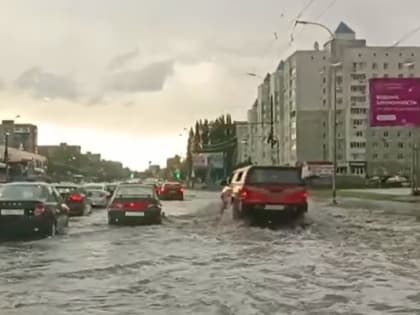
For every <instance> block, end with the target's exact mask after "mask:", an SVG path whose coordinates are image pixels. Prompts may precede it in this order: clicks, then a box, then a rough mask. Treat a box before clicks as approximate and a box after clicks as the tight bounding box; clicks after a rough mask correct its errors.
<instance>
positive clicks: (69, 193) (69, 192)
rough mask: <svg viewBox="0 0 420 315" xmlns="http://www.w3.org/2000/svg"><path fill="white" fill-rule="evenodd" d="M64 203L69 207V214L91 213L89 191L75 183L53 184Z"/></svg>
mask: <svg viewBox="0 0 420 315" xmlns="http://www.w3.org/2000/svg"><path fill="white" fill-rule="evenodd" d="M54 187H55V188H56V189H57V191H58V192H59V193H60V195H61V197H62V198H63V200H64V202H65V203H66V205H67V206H68V207H69V208H70V216H83V215H89V214H91V213H92V203H91V201H90V198H89V197H90V196H89V193H88V192H87V191H86V190H85V189H84V188H83V187H81V186H79V185H76V184H71V183H69V184H67V183H60V184H54Z"/></svg>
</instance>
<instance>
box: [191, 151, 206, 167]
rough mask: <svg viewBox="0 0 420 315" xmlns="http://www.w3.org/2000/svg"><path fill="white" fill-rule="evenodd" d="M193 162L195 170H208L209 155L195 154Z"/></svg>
mask: <svg viewBox="0 0 420 315" xmlns="http://www.w3.org/2000/svg"><path fill="white" fill-rule="evenodd" d="M192 162H193V167H194V168H206V167H207V165H208V155H207V154H203V153H200V154H193V156H192Z"/></svg>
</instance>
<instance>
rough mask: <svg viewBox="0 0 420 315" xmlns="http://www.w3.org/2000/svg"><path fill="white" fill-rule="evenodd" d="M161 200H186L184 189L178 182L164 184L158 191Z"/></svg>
mask: <svg viewBox="0 0 420 315" xmlns="http://www.w3.org/2000/svg"><path fill="white" fill-rule="evenodd" d="M158 194H159V199H161V200H184V188H183V187H182V185H181V184H180V183H177V182H166V183H163V184H162V185H161V186H160V187H159V190H158Z"/></svg>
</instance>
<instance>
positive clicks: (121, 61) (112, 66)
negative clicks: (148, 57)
mask: <svg viewBox="0 0 420 315" xmlns="http://www.w3.org/2000/svg"><path fill="white" fill-rule="evenodd" d="M138 56H139V49H138V48H136V49H134V50H132V51H128V52H126V53H123V54H121V55H117V56H115V57H114V58H112V60H111V61H110V62H109V64H108V70H110V71H114V70H118V69H121V68H123V67H124V66H126V65H127V64H129V63H130V62H131V61H133V60H135V59H136V58H137V57H138Z"/></svg>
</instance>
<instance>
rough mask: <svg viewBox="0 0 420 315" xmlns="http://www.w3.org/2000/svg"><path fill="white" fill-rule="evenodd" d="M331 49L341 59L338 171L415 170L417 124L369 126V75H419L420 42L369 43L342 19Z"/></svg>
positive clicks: (338, 61) (338, 69) (371, 173)
mask: <svg viewBox="0 0 420 315" xmlns="http://www.w3.org/2000/svg"><path fill="white" fill-rule="evenodd" d="M326 49H327V50H329V51H330V53H331V58H332V60H334V62H335V63H336V66H335V67H334V68H333V69H331V72H334V73H336V75H335V78H336V79H335V80H336V81H335V83H336V84H335V85H336V87H337V126H338V135H337V136H338V142H337V144H338V152H337V158H338V172H339V173H342V174H351V175H360V176H365V175H368V176H375V175H382V174H391V175H395V174H409V173H410V166H411V160H412V155H411V150H412V144H413V143H415V142H417V141H418V133H417V132H416V130H415V129H408V128H394V127H393V128H388V127H386V128H378V127H375V128H372V127H370V126H369V106H370V102H369V99H370V98H369V79H371V78H408V77H419V76H420V63H419V62H420V47H375V46H367V45H366V41H365V40H361V39H357V38H356V34H355V32H354V31H353V30H352V29H350V27H348V26H347V25H345V24H344V23H341V24H340V25H339V27H338V28H337V31H336V39H335V40H333V41H332V42H330V44H329V45H327V46H326ZM330 68H331V67H330ZM330 77H332V78H334V75H332V74H330ZM333 83H334V82H332V83H331V84H330V91H331V92H333V91H334V88H333V86H334V84H333ZM331 99H333V98H331ZM330 106H331V108H332V104H330ZM330 140H331V141H332V140H333V139H330Z"/></svg>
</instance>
